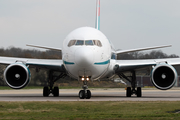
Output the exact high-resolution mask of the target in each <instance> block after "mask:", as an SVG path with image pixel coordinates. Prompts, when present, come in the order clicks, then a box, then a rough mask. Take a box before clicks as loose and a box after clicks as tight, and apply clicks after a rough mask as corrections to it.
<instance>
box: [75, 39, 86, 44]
mask: <svg viewBox="0 0 180 120" xmlns="http://www.w3.org/2000/svg"><path fill="white" fill-rule="evenodd" d="M76 45H84V40H77V42H76Z"/></svg>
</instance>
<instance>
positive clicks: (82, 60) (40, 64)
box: [0, 0, 180, 99]
mask: <svg viewBox="0 0 180 120" xmlns="http://www.w3.org/2000/svg"><path fill="white" fill-rule="evenodd" d="M96 2H97V7H96V25H95V28H93V27H80V28H77V29H75V30H73V31H72V32H71V33H69V34H68V35H67V37H66V38H65V40H64V42H63V48H62V49H61V48H53V47H47V46H40V45H30V44H28V45H27V46H30V47H36V48H44V49H49V50H57V51H61V52H62V59H30V58H15V57H0V64H5V65H7V67H6V68H5V70H4V80H5V82H6V84H7V85H8V86H9V87H11V88H13V89H22V88H24V87H26V86H27V85H28V83H29V82H30V78H31V72H30V70H29V68H35V69H39V68H42V69H48V70H49V75H48V86H45V87H44V88H43V96H44V97H48V96H49V95H50V94H53V96H55V97H57V96H59V88H58V87H56V86H55V87H54V83H55V82H56V81H57V80H59V79H61V78H63V77H65V76H70V77H72V78H75V79H77V80H78V81H82V83H83V86H82V90H80V91H79V98H80V99H90V98H91V91H90V90H89V89H88V82H89V81H93V80H101V79H111V78H113V77H114V76H115V75H118V76H119V78H120V79H126V80H127V81H129V82H130V83H131V86H130V87H127V89H126V96H127V97H131V96H132V95H136V96H137V97H141V96H142V90H141V87H138V86H137V81H136V73H137V71H138V70H145V69H150V70H151V75H150V78H151V81H152V83H153V85H154V86H155V87H156V88H157V89H160V90H168V89H170V88H172V87H173V86H174V84H175V83H176V81H177V78H178V75H177V72H176V69H175V68H174V66H175V65H179V64H180V58H168V59H145V60H144V59H143V60H117V55H118V54H123V53H129V52H137V51H142V50H150V49H158V48H164V47H171V45H162V46H154V47H145V48H137V49H129V50H115V49H114V47H113V45H112V44H111V41H110V40H108V39H107V37H106V36H105V35H104V34H103V33H102V32H101V31H100V0H97V1H96ZM55 72H58V73H59V75H58V76H55V75H54V73H55ZM126 72H130V73H131V76H130V77H129V76H127V75H126V74H125V73H126Z"/></svg>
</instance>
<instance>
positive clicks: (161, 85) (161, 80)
mask: <svg viewBox="0 0 180 120" xmlns="http://www.w3.org/2000/svg"><path fill="white" fill-rule="evenodd" d="M177 77H178V75H177V72H176V70H175V68H174V67H173V66H171V65H168V64H159V65H156V66H155V67H154V69H153V70H152V73H151V81H152V83H153V85H154V86H155V87H156V88H158V89H161V90H167V89H170V88H171V87H173V86H174V84H175V83H176V81H177Z"/></svg>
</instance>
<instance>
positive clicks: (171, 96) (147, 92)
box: [0, 88, 180, 101]
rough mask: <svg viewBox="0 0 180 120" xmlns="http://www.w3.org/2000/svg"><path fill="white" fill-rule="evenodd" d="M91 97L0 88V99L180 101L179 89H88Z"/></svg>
mask: <svg viewBox="0 0 180 120" xmlns="http://www.w3.org/2000/svg"><path fill="white" fill-rule="evenodd" d="M90 90H91V93H92V97H91V99H79V97H78V93H79V89H60V96H59V97H53V96H52V95H50V96H49V97H43V96H42V89H29V90H27V89H22V90H0V101H180V89H179V88H173V89H171V90H167V91H161V90H157V89H143V90H142V97H140V98H138V97H136V96H135V95H133V96H132V97H126V91H125V90H124V89H90Z"/></svg>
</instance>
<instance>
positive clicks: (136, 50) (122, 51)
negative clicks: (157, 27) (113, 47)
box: [115, 45, 171, 54]
mask: <svg viewBox="0 0 180 120" xmlns="http://www.w3.org/2000/svg"><path fill="white" fill-rule="evenodd" d="M165 47H171V45H162V46H154V47H145V48H137V49H129V50H118V51H116V52H115V53H116V54H123V53H129V52H138V51H143V50H152V49H157V48H165Z"/></svg>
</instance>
